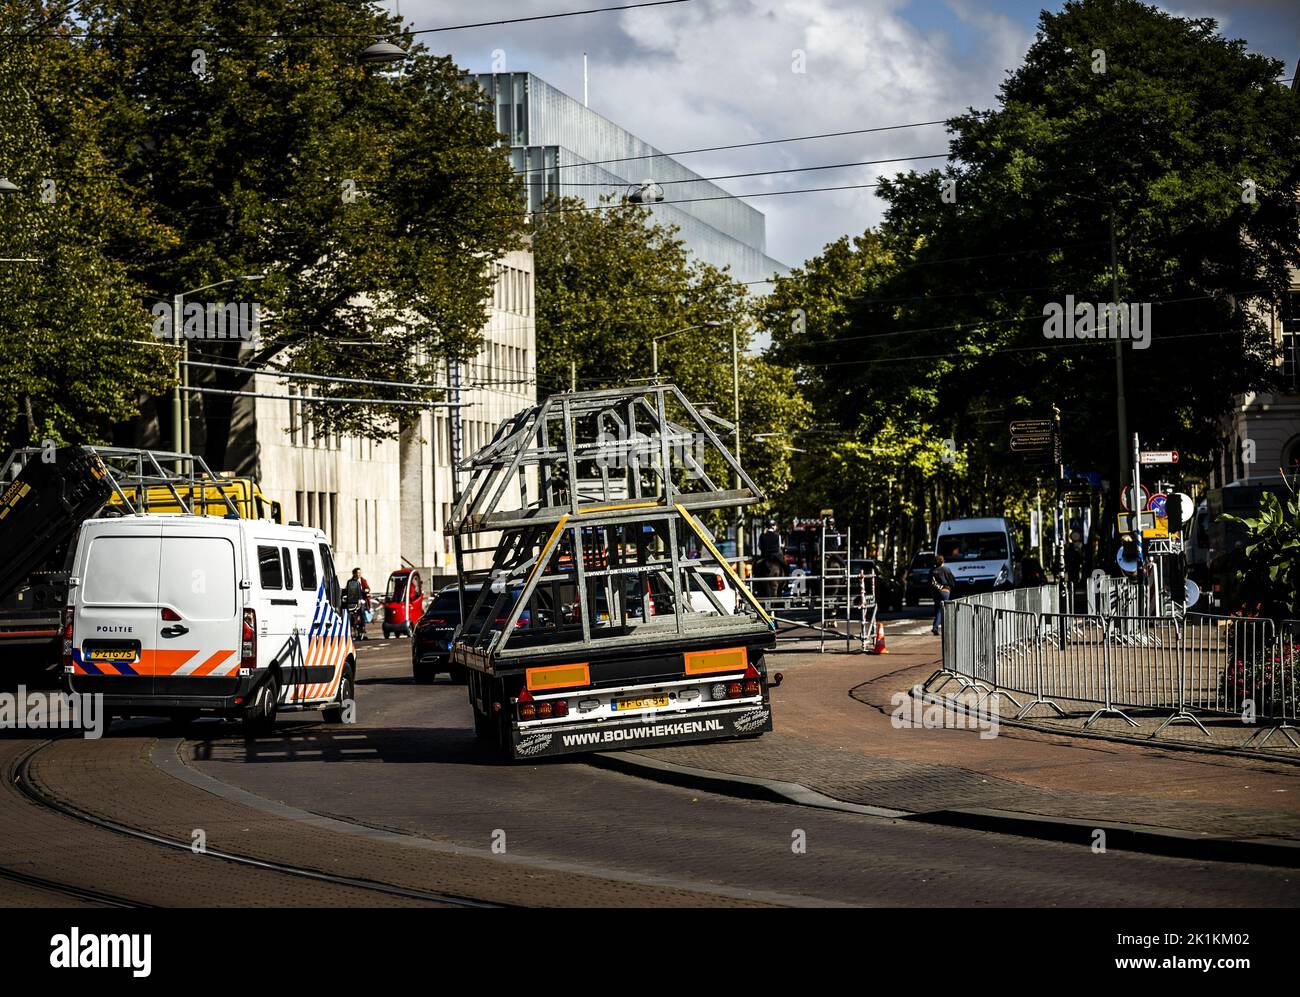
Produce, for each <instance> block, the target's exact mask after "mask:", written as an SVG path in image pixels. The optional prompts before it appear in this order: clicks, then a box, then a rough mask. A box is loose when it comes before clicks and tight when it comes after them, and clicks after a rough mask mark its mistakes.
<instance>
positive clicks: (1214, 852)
mask: <svg viewBox="0 0 1300 997" xmlns="http://www.w3.org/2000/svg"><path fill="white" fill-rule="evenodd" d="M586 761H587V764H589V765H594V766H596V767H598V768H605V769H610V770H612V771H615V772H621V773H623V774H624V775H631V776H635V777H637V778H642V779H650V780H653V781H656V782H662V783H666V784H668V785H673V786H680V787H683V788H685V789H702V790H705V791H707V792H711V793H718V794H720V795H723V796H733V797H739V798H741V799H747V800H761V801H763V802H767V803H786V804H792V805H795V806H803V807H813V808H816V809H820V810H833V811H838V812H840V813H851V814H857V815H859V816H865V817H878V818H884V819H890V820H906V821H912V822H915V823H919V824H933V825H937V826H941V827H958V828H965V829H967V830H972V831H991V832H994V833H997V834H1011V835H1015V836H1017V837H1022V838H1036V839H1039V840H1042V841H1057V842H1063V843H1066V844H1075V845H1082V846H1087V847H1092V845H1093V842H1094V833H1095V832H1096V831H1098V830H1101V831H1104V832H1105V839H1104V841H1105V848H1106V849H1107V850H1111V849H1114V850H1118V851H1131V852H1143V853H1146V854H1150V855H1162V856H1167V857H1170V858H1187V859H1199V860H1205V861H1214V862H1244V863H1252V864H1257V865H1268V866H1280V867H1284V868H1300V842H1298V843H1295V844H1288V843H1285V842H1271V841H1244V840H1241V839H1237V838H1216V837H1211V836H1209V835H1202V834H1197V833H1195V832H1193V831H1182V830H1179V829H1177V828H1169V827H1158V826H1154V825H1146V824H1127V823H1118V822H1112V821H1085V820H1079V819H1077V818H1071V817H1051V816H1047V815H1044V814H1034V813H1025V812H1021V811H1016V810H992V809H983V808H978V807H976V808H969V809H964V808H957V809H951V810H930V811H908V810H892V809H889V808H886V807H875V806H868V805H865V804H860V803H849V802H848V801H846V800H839V799H836V798H835V797H833V796H827V795H826V794H824V793H819V792H817V791H816V790H813V789H809V788H808V787H807V786H804V785H801V784H800V783H797V782H781V781H779V780H775V779H761V778H758V777H755V776H744V775H734V774H732V773H728V772H716V771H713V770H711V769H699V768H691V767H689V766H685V765H676V764H674V763H672V762H666V761H662V760H660V759H653V758H648V757H646V756H644V755H638V754H637V753H635V752H631V751H611V752H606V753H603V754H595V755H591V756H589V757H588V758H587V759H586Z"/></svg>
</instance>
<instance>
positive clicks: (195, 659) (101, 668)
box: [72, 647, 239, 678]
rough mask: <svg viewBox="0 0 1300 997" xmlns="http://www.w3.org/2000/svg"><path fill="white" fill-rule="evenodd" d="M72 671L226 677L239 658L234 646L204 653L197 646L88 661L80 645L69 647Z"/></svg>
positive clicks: (87, 673) (101, 673) (237, 664)
mask: <svg viewBox="0 0 1300 997" xmlns="http://www.w3.org/2000/svg"><path fill="white" fill-rule="evenodd" d="M72 671H73V674H75V675H121V676H141V675H164V676H174V677H176V678H203V677H207V676H212V677H214V678H229V677H230V676H232V675H234V674H235V673H236V672H238V671H239V658H238V656H237V655H236V653H235V649H234V648H233V647H230V648H223V649H221V650H218V651H213V652H212V653H210V654H206V655H205V654H203V653H202V652H200V651H199V650H198V649H197V648H196V649H194V650H186V649H184V648H170V647H169V648H167V649H166V650H152V649H149V648H145V649H143V650H141V651H140V652H139V654H138V655H136V657H135V659H134V660H133V661H123V660H118V661H105V660H102V659H101V660H96V661H89V660H87V659H86V656H85V655H84V654H83V653H82V650H81V648H79V647H74V648H73V649H72Z"/></svg>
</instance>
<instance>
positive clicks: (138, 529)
mask: <svg viewBox="0 0 1300 997" xmlns="http://www.w3.org/2000/svg"><path fill="white" fill-rule="evenodd" d="M82 543H83V546H82V552H81V555H80V557H81V562H80V564H78V565H77V567H76V571H77V576H78V579H79V584H78V586H77V587H76V588H75V589H73V605H74V608H75V610H76V615H75V620H74V623H73V631H72V674H71V675H68V676H66V678H67V681H68V684H69V688H70V689H71V691H72V692H76V693H103V694H105V695H110V696H112V695H122V696H148V695H150V694H151V693H152V692H153V671H154V656H155V653H156V652H157V646H158V565H159V559H160V556H161V550H162V527H161V526H160V525H159V524H158V523H156V522H154V523H148V522H144V523H136V522H133V521H132V520H130V519H122V520H121V521H120V522H117V523H113V524H112V525H111V526H96V527H93V528H92V531H91V533H90V535H89V536H87V537H86V538H85V539H84V540H83V541H82Z"/></svg>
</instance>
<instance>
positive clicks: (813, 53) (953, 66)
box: [402, 0, 1033, 265]
mask: <svg viewBox="0 0 1300 997" xmlns="http://www.w3.org/2000/svg"><path fill="white" fill-rule="evenodd" d="M556 9H563V5H562V4H561V5H557V4H556V3H555V0H524V2H515V3H511V4H508V5H507V4H504V3H496V4H483V3H469V2H462V0H455V2H446V0H442V2H438V3H434V2H433V0H420V2H411V0H408V2H407V3H406V4H403V6H402V10H403V13H404V14H405V15H406V16H407V18H408V19H409V20H411V21H414V22H415V25H416V27H427V26H433V25H445V24H459V23H466V22H470V21H483V20H490V19H494V18H498V17H520V16H526V15H528V14H538V13H549V12H553V11H555V10H556ZM951 9H952V11H953V14H955V18H954V17H953V16H946V17H945V18H944V19H943V21H942V23H944V24H945V27H944V28H943V29H941V30H928V31H927V30H922V29H920V28H918V27H917V26H916V24H915V23H913V22H912V21H911V20H909V19H908V16H907V15H908V14H910V13H911V11H910V10H909V4H908V3H907V2H906V0H792V2H778V0H695V2H692V3H687V4H680V5H675V6H664V7H654V8H648V9H643V10H637V11H629V12H626V13H606V14H594V15H588V16H584V17H574V18H565V19H560V20H554V21H541V22H532V23H530V24H523V25H518V26H510V27H501V28H483V29H473V30H468V31H463V32H448V33H445V34H434V35H425V36H423V39H424V41H425V42H426V44H429V45H430V46H431V47H434V48H440V47H446V48H447V49H449V50H450V51H451V53H452V54H453V56H455V57H456V59H457V60H458V61H459V62H460V63H461V64H462V65H464V66H465V67H466V68H468V69H471V70H475V71H481V70H486V69H488V68H490V58H491V52H492V50H493V49H495V48H501V49H503V50H505V52H506V53H507V60H508V68H510V69H512V70H525V69H526V70H531V71H532V72H535V73H537V75H539V76H541V77H542V78H543V79H546V80H547V81H548V82H550V83H551V84H553V85H555V86H557V87H559V88H560V89H562V90H565V91H566V92H568V93H570V94H573V95H574V96H577V97H581V93H582V53H583V52H584V51H586V52H588V53H589V54H590V58H591V69H590V76H591V106H592V108H593V109H594V110H597V111H599V112H600V113H602V114H604V115H605V116H607V117H609V118H610V119H611V120H613V121H616V122H617V123H618V124H620V125H622V126H623V127H625V128H627V129H628V130H630V131H632V132H633V133H635V134H637V135H640V136H641V137H642V138H644V139H646V140H647V141H649V142H652V143H654V144H655V145H656V146H658V147H659V148H661V149H664V150H666V151H675V150H681V149H692V148H699V147H704V146H714V145H721V144H728V143H733V142H745V141H754V140H760V139H773V138H783V137H787V136H795V135H809V134H815V133H820V132H837V131H845V130H849V129H860V128H872V127H880V126H885V125H896V124H902V123H908V122H916V121H928V120H932V119H942V118H947V117H951V116H952V115H954V114H957V113H960V112H962V111H963V110H964V109H965V108H967V107H968V106H971V105H974V106H977V107H987V106H992V104H993V103H994V101H995V98H996V91H997V86H998V84H999V83H1000V82H1001V80H1002V79H1003V76H1004V74H1005V71H1006V70H1007V69H1009V68H1013V67H1014V66H1015V65H1017V64H1018V63H1019V61H1020V59H1021V57H1022V56H1023V55H1024V52H1025V50H1026V48H1027V46H1028V44H1029V41H1030V39H1031V37H1032V29H1033V25H1032V24H1024V25H1021V24H1017V23H1015V22H1014V21H1012V20H1010V19H1008V18H1006V17H1003V16H997V15H989V14H987V13H982V12H981V11H979V10H978V9H976V8H975V7H973V6H972V5H971V4H970V3H968V2H966V0H959V2H954V3H952V5H951ZM953 31H958V32H961V33H962V37H960V38H957V37H954V36H953V35H952V34H951V33H950V32H953ZM796 49H801V50H803V51H804V52H805V53H806V72H804V73H802V74H799V73H795V72H792V68H791V67H792V52H793V51H794V50H796ZM947 151H948V144H947V138H946V133H945V132H944V129H943V128H942V126H931V127H927V128H916V129H906V130H900V131H890V132H881V133H877V134H873V135H859V136H848V137H841V138H834V139H825V140H819V141H810V142H800V143H791V144H787V145H771V146H760V147H757V148H752V149H738V150H731V151H727V152H717V153H707V154H702V155H694V156H689V157H683V161H684V162H686V163H687V164H688V165H690V166H691V167H692V168H694V169H696V170H698V171H699V172H700V173H702V174H704V175H705V176H714V175H719V174H730V173H742V172H749V171H754V170H768V169H788V168H791V167H796V166H813V165H824V164H832V163H843V162H857V161H861V160H874V159H885V158H893V157H899V156H918V155H923V154H931V153H946V152H947ZM941 162H942V161H941V160H929V161H925V162H917V163H915V164H914V165H915V166H916V167H917V168H918V169H925V168H928V167H930V166H932V165H936V164H939V163H941ZM908 167H909V164H908V163H906V162H903V163H897V164H887V165H882V166H866V167H854V168H848V169H836V170H819V171H814V172H806V173H789V174H782V175H776V176H765V177H753V178H747V179H737V180H724V181H721V182H720V183H721V186H723V187H724V188H725V189H727V190H729V191H732V192H733V193H745V192H750V193H753V192H768V191H780V190H790V189H796V188H806V187H834V186H844V185H849V184H861V183H872V182H874V181H875V180H876V178H877V177H878V176H879V175H880V174H881V173H885V174H892V173H894V172H896V171H898V170H900V169H906V168H908ZM750 203H752V204H753V205H754V206H755V207H756V208H758V209H759V210H760V211H762V212H763V213H764V214H765V215H766V216H767V233H768V236H767V244H768V252H769V254H770V255H772V256H774V257H776V258H777V259H780V260H782V261H783V262H786V263H789V264H796V265H797V264H799V263H801V262H802V261H803V260H804V259H806V258H807V257H809V256H811V255H813V254H815V253H816V252H818V251H819V250H820V249H821V247H822V246H823V245H824V244H825V243H827V242H829V241H831V240H833V239H835V238H838V237H839V236H841V235H844V234H846V233H847V234H857V233H860V232H861V231H862V230H863V229H865V228H866V227H867V226H868V225H870V224H873V223H874V222H876V221H878V220H879V216H880V204H879V202H878V200H877V199H876V198H875V197H874V196H873V195H872V191H871V190H869V189H859V190H848V191H838V192H828V193H812V194H792V195H788V196H771V197H759V198H755V199H753V200H752V201H751V202H750Z"/></svg>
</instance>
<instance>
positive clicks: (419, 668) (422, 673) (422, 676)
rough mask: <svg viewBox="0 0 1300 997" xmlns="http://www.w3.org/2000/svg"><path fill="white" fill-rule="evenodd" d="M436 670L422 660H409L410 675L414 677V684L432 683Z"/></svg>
mask: <svg viewBox="0 0 1300 997" xmlns="http://www.w3.org/2000/svg"><path fill="white" fill-rule="evenodd" d="M437 674H438V673H437V671H435V670H434V667H433V666H432V665H430V664H427V663H425V662H422V661H412V662H411V677H412V678H413V679H415V684H416V685H433V680H434V677H435V676H436V675H437Z"/></svg>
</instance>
